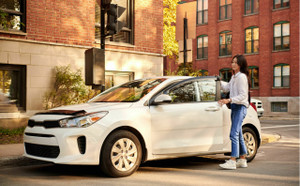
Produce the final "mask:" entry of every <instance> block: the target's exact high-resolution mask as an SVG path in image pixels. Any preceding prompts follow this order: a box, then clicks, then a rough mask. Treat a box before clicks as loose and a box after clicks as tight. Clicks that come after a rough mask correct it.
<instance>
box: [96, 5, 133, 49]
mask: <svg viewBox="0 0 300 186" xmlns="http://www.w3.org/2000/svg"><path fill="white" fill-rule="evenodd" d="M111 4H117V5H118V6H122V7H124V8H126V10H125V11H124V13H123V14H122V15H121V16H120V17H119V18H118V21H121V22H123V23H124V27H123V28H122V30H121V31H120V32H119V33H117V34H115V35H113V36H112V37H109V38H107V39H106V40H107V41H111V42H120V43H130V44H133V26H132V25H133V3H132V0H112V1H111ZM95 5H96V6H95V39H96V40H98V41H100V34H101V33H100V32H101V31H100V30H101V29H100V28H101V25H100V21H101V18H100V0H96V4H95ZM106 19H107V18H106V16H105V22H106V21H107V20H106Z"/></svg>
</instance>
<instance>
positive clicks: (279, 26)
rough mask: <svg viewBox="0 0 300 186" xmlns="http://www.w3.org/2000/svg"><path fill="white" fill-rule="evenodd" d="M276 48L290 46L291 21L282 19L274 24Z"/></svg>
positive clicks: (280, 48)
mask: <svg viewBox="0 0 300 186" xmlns="http://www.w3.org/2000/svg"><path fill="white" fill-rule="evenodd" d="M273 42H274V50H283V49H289V48H290V23H289V22H287V21H282V22H278V23H275V24H274V41H273Z"/></svg>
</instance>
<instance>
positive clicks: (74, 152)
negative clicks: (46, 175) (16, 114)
mask: <svg viewBox="0 0 300 186" xmlns="http://www.w3.org/2000/svg"><path fill="white" fill-rule="evenodd" d="M105 130H106V128H105V127H104V126H102V125H99V124H94V125H92V126H90V127H87V128H51V129H45V128H44V127H32V128H31V127H27V128H26V130H25V133H24V152H25V154H24V156H26V157H28V158H32V159H37V160H42V161H48V162H53V163H57V164H77V165H80V164H84V165H98V164H99V158H100V149H101V146H102V142H103V141H104V138H105V137H104V135H103V134H104V132H105Z"/></svg>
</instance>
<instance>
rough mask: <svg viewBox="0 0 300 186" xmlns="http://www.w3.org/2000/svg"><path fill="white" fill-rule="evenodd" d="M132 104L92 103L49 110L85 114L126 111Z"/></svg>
mask: <svg viewBox="0 0 300 186" xmlns="http://www.w3.org/2000/svg"><path fill="white" fill-rule="evenodd" d="M132 104H133V103H103V102H92V103H84V104H79V105H68V106H62V107H57V108H54V109H51V110H70V111H79V110H84V111H85V112H86V113H90V112H98V111H110V110H116V109H126V108H129V107H130V106H131V105H132Z"/></svg>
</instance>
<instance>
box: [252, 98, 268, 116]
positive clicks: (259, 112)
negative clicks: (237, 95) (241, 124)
mask: <svg viewBox="0 0 300 186" xmlns="http://www.w3.org/2000/svg"><path fill="white" fill-rule="evenodd" d="M251 103H253V104H254V105H255V107H256V111H257V116H258V117H262V116H263V114H264V111H265V110H264V109H263V104H262V102H261V101H260V100H259V99H254V98H251Z"/></svg>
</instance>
